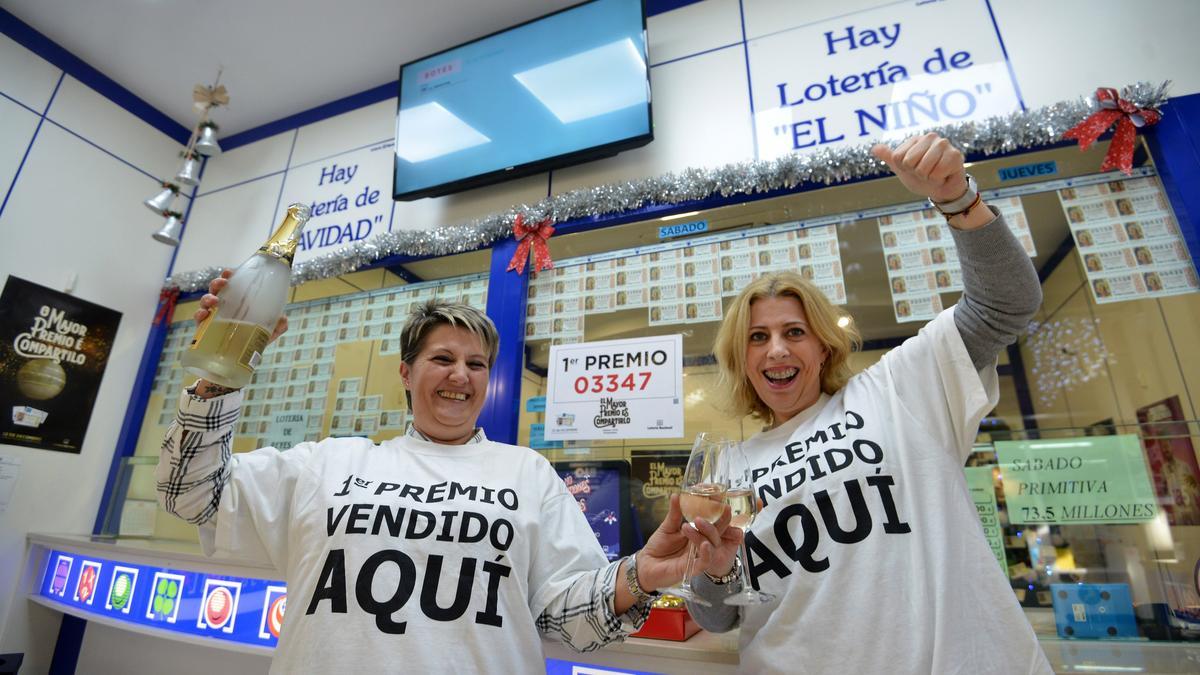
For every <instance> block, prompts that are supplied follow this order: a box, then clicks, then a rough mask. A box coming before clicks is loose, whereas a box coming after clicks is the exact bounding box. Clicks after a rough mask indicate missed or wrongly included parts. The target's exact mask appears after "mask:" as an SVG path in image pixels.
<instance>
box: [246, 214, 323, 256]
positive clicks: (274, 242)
mask: <svg viewBox="0 0 1200 675" xmlns="http://www.w3.org/2000/svg"><path fill="white" fill-rule="evenodd" d="M310 217H312V213H311V212H310V211H309V209H308V206H307V205H306V204H292V205H291V206H289V207H288V208H287V215H286V216H284V218H283V222H282V223H280V224H279V227H277V228H276V229H275V233H274V234H272V235H271V238H270V239H268V240H267V243H265V244H263V245H262V247H261V248H259V249H258V252H259V253H266V254H267V255H269V256H272V257H275V258H279V259H280V260H282V261H284V262H285V263H287V264H288V265H291V264H292V260H293V259H294V258H295V257H296V247H297V246H299V245H300V230H302V229H303V228H304V224H305V223H307V222H308V219H309V218H310Z"/></svg>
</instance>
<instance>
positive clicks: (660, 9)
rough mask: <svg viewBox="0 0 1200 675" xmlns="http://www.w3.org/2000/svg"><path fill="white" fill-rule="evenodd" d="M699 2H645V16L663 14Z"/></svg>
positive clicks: (674, 0)
mask: <svg viewBox="0 0 1200 675" xmlns="http://www.w3.org/2000/svg"><path fill="white" fill-rule="evenodd" d="M698 2H701V0H646V16H657V15H659V14H665V13H666V12H669V11H671V10H673V9H679V8H680V7H687V6H688V5H694V4H696V3H698Z"/></svg>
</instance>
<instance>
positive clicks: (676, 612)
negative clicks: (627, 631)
mask: <svg viewBox="0 0 1200 675" xmlns="http://www.w3.org/2000/svg"><path fill="white" fill-rule="evenodd" d="M699 632H700V626H699V625H697V624H696V621H695V620H694V619H693V618H692V615H691V614H689V613H688V611H687V608H685V607H678V608H674V607H671V608H668V607H652V608H650V616H648V617H646V623H644V624H642V629H641V630H639V631H638V632H636V633H634V634H633V635H632V636H631V637H639V638H651V639H654V640H676V641H683V640H686V639H688V638H690V637H692V636H693V635H695V634H696V633H699Z"/></svg>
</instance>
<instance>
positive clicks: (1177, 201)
mask: <svg viewBox="0 0 1200 675" xmlns="http://www.w3.org/2000/svg"><path fill="white" fill-rule="evenodd" d="M1162 113H1163V118H1162V121H1161V122H1159V123H1158V124H1157V125H1155V126H1154V127H1151V128H1150V131H1149V133H1147V134H1146V143H1147V145H1149V146H1150V154H1151V156H1152V157H1154V167H1155V169H1157V170H1158V175H1159V177H1160V178H1161V179H1162V184H1163V188H1164V190H1165V191H1166V193H1167V199H1169V200H1170V201H1171V207H1172V208H1173V209H1174V210H1175V220H1176V222H1178V223H1179V231H1180V233H1181V234H1182V235H1183V240H1184V241H1185V242H1187V247H1188V253H1190V254H1191V256H1192V266H1193V267H1197V269H1200V94H1191V95H1189V96H1179V97H1176V98H1172V99H1171V100H1170V101H1168V102H1167V105H1165V106H1163V109H1162Z"/></svg>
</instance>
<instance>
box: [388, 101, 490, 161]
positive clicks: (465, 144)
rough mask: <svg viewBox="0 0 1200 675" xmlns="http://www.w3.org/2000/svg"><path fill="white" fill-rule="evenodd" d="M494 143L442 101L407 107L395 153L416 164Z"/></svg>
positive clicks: (401, 117) (399, 122)
mask: <svg viewBox="0 0 1200 675" xmlns="http://www.w3.org/2000/svg"><path fill="white" fill-rule="evenodd" d="M491 142H492V139H490V138H488V137H487V136H484V135H483V134H481V133H479V132H478V131H476V130H475V127H473V126H471V125H470V124H467V123H466V122H464V121H462V120H461V119H459V118H458V116H456V115H455V114H454V113H452V112H450V111H449V110H446V109H445V108H443V107H442V104H440V103H425V104H423V105H419V106H415V107H413V108H406V109H404V110H401V111H400V115H399V119H397V120H396V155H397V156H399V157H400V158H401V159H404V160H406V161H409V162H412V163H414V164H415V163H417V162H424V161H426V160H429V159H433V158H435V157H441V156H443V155H448V154H450V153H452V152H458V151H459V150H466V149H467V148H473V147H475V146H477V145H483V144H484V143H491Z"/></svg>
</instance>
